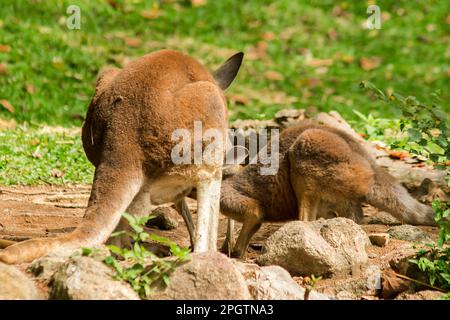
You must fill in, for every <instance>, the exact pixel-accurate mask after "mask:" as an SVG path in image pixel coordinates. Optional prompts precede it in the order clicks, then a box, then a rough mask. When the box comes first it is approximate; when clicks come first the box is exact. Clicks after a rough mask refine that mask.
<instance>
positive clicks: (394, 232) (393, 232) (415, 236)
mask: <svg viewBox="0 0 450 320" xmlns="http://www.w3.org/2000/svg"><path fill="white" fill-rule="evenodd" d="M388 234H389V235H390V236H391V237H392V238H394V239H398V240H405V241H412V242H422V243H427V242H431V241H432V239H431V237H430V236H429V235H428V233H426V232H424V231H422V229H420V228H419V227H416V226H411V225H409V224H404V225H400V226H395V227H392V228H390V229H389V230H388Z"/></svg>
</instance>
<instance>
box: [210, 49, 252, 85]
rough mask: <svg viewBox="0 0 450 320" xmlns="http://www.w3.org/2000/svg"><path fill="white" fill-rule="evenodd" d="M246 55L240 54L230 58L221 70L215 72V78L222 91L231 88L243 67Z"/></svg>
mask: <svg viewBox="0 0 450 320" xmlns="http://www.w3.org/2000/svg"><path fill="white" fill-rule="evenodd" d="M243 58H244V53H242V52H239V53H236V54H235V55H234V56H232V57H231V58H229V59H228V60H227V61H225V63H224V64H223V65H221V66H220V68H219V69H217V70H216V71H214V73H213V76H214V79H216V82H217V84H218V85H219V87H220V88H221V89H222V90H225V89H226V88H228V87H229V86H230V84H231V83H232V82H233V80H234V78H235V77H236V75H237V73H238V71H239V68H240V67H241V63H242V59H243Z"/></svg>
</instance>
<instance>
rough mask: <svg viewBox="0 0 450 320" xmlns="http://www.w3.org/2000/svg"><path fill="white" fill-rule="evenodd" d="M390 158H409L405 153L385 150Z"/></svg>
mask: <svg viewBox="0 0 450 320" xmlns="http://www.w3.org/2000/svg"><path fill="white" fill-rule="evenodd" d="M386 151H387V153H388V154H389V156H390V157H391V158H394V159H400V160H404V159H405V158H408V157H409V153H408V152H406V151H395V150H389V149H388V150H386Z"/></svg>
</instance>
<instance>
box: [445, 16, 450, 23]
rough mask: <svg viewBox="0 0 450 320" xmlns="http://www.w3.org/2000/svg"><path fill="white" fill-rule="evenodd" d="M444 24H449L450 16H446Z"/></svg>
mask: <svg viewBox="0 0 450 320" xmlns="http://www.w3.org/2000/svg"><path fill="white" fill-rule="evenodd" d="M445 23H446V24H450V14H449V15H448V16H447V19H445Z"/></svg>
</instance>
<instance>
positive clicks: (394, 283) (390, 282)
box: [381, 270, 412, 299]
mask: <svg viewBox="0 0 450 320" xmlns="http://www.w3.org/2000/svg"><path fill="white" fill-rule="evenodd" d="M381 286H382V291H381V295H382V296H383V298H385V299H392V298H394V297H395V296H396V295H398V294H399V293H402V292H403V291H406V290H408V289H410V288H411V287H412V284H411V282H410V281H408V280H405V279H402V278H399V277H397V275H396V273H395V272H393V271H391V270H387V271H385V272H383V274H382V281H381Z"/></svg>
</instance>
